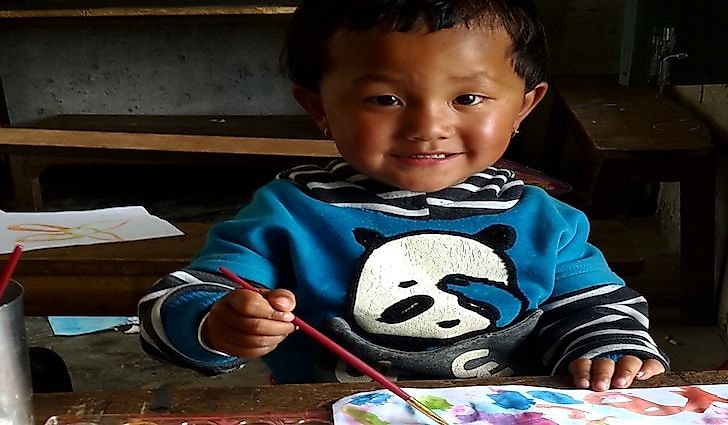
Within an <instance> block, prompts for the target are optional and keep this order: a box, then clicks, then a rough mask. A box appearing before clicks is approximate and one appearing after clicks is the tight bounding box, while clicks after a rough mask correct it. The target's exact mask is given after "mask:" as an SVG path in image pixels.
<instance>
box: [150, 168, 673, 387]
mask: <svg viewBox="0 0 728 425" xmlns="http://www.w3.org/2000/svg"><path fill="white" fill-rule="evenodd" d="M588 235H589V222H588V220H587V218H586V217H585V216H584V214H583V213H581V212H580V211H579V210H576V209H574V208H572V207H570V206H568V205H566V204H564V203H562V202H560V201H558V200H555V199H554V198H552V197H550V196H549V195H548V194H547V193H546V192H544V191H543V190H542V189H540V188H537V187H533V186H527V185H524V184H523V183H522V182H521V181H520V180H518V179H517V178H515V176H514V174H513V173H512V172H511V171H509V170H505V169H494V168H489V169H487V170H484V171H483V172H481V173H477V174H475V175H473V176H471V177H470V178H469V179H468V180H466V181H465V182H463V183H461V184H459V185H457V186H453V187H451V188H447V189H444V190H442V191H440V192H437V193H417V192H409V191H403V190H399V189H397V188H392V187H389V186H386V185H383V184H381V183H378V182H376V181H373V180H370V179H367V178H366V177H364V176H362V175H361V174H359V173H358V172H356V170H354V169H353V168H352V167H350V166H349V165H348V164H346V163H345V162H343V161H341V160H336V161H334V162H332V163H331V164H329V166H327V167H325V168H320V167H317V166H302V167H297V168H294V169H291V170H288V171H286V172H284V173H282V174H281V175H279V177H278V178H277V179H276V180H274V181H272V182H270V183H269V184H267V185H265V186H264V187H262V188H261V189H260V190H258V191H257V193H256V194H255V196H254V199H253V201H252V202H251V204H250V205H248V206H246V207H245V208H243V209H242V210H241V211H240V212H239V213H238V214H237V216H236V217H235V218H234V219H232V220H229V221H225V222H222V223H220V224H218V225H216V226H214V228H213V229H212V230H211V231H210V233H209V235H208V238H207V241H206V243H205V245H204V247H203V248H202V250H201V251H200V252H199V253H198V254H197V255H196V257H195V258H194V259H193V261H192V262H191V264H190V265H189V266H188V267H187V268H186V269H185V270H181V271H178V272H175V273H172V274H170V275H168V276H166V277H164V278H162V279H161V280H160V281H159V282H158V283H157V284H156V285H155V287H154V288H153V289H152V291H151V292H150V294H149V295H148V296H146V297H145V298H144V299H142V301H140V304H139V307H140V318H141V320H142V341H143V346H144V348H145V349H146V350H147V351H148V352H150V353H151V354H152V355H154V356H156V357H159V358H163V359H165V360H169V361H172V362H175V363H178V364H182V365H185V366H188V367H192V368H196V369H198V370H201V371H203V372H208V373H218V372H223V371H227V370H232V369H235V368H238V367H241V366H242V365H243V364H244V363H245V360H244V359H240V358H236V357H231V356H226V355H224V354H223V353H218V352H215V351H214V350H211V349H209V348H207V347H205V346H204V344H202V343H201V341H200V339H199V336H198V329H199V326H200V323H201V321H202V319H203V318H204V316H205V314H206V313H207V312H208V311H209V309H210V307H211V305H212V304H213V303H214V302H215V301H217V300H218V299H219V298H221V297H222V296H224V295H225V294H226V293H227V292H228V291H229V290H230V289H231V288H232V287H234V284H232V283H231V282H229V281H228V280H227V279H226V278H225V277H223V276H221V275H220V274H219V272H218V268H219V267H220V266H225V267H227V268H229V269H230V270H232V271H233V272H234V273H236V274H237V275H239V276H241V277H242V278H244V279H246V280H248V281H252V282H255V283H257V284H259V285H262V286H264V287H267V288H287V289H290V290H292V291H293V292H294V293H295V294H296V299H297V308H296V310H295V314H296V315H298V316H299V317H300V318H301V319H303V320H304V321H306V322H308V323H309V324H311V325H312V326H314V327H316V328H318V329H321V330H323V331H325V332H326V333H327V334H329V336H331V337H332V338H334V339H335V340H336V341H337V342H339V343H340V344H342V345H344V346H345V347H346V348H347V349H349V350H350V351H352V352H353V353H354V354H356V355H357V356H359V357H361V358H363V359H364V360H365V361H367V362H369V363H370V364H373V365H377V366H378V367H380V368H381V369H382V370H383V371H384V372H385V373H386V374H388V375H389V376H390V377H392V378H395V379H397V378H398V379H409V378H417V379H422V378H468V377H483V376H491V375H513V374H544V373H548V374H554V373H564V372H565V371H566V367H567V366H568V364H569V362H571V361H572V360H574V359H576V358H579V357H587V358H594V357H599V356H605V355H614V354H622V355H623V354H632V355H635V356H637V357H640V358H643V359H646V358H654V359H658V360H660V361H662V362H663V363H664V364H665V366H666V367H667V364H668V362H667V359H666V358H665V357H664V355H663V354H662V352H661V351H660V350H659V349H658V347H657V346H656V344H655V342H654V340H653V339H652V338H651V336H650V335H649V334H648V332H647V330H648V319H647V303H646V301H645V299H644V298H643V297H642V296H640V295H639V294H637V293H635V292H634V291H633V290H631V289H629V288H627V287H626V286H625V285H624V282H623V281H622V279H620V278H619V277H618V276H617V275H615V274H614V273H613V272H612V271H611V270H610V269H609V267H608V265H607V263H606V261H605V259H604V257H603V255H602V254H601V252H600V251H599V250H598V249H597V248H595V247H594V246H592V245H591V244H589V243H588V242H587V238H588ZM264 361H265V362H266V364H267V365H268V366H269V368H270V369H271V371H272V373H273V377H274V378H275V379H276V381H278V382H282V383H292V382H312V381H321V380H327V381H329V380H335V381H355V380H360V379H361V377H360V376H357V373H355V372H354V371H352V370H350V369H349V368H347V367H346V365H345V364H342V363H341V362H340V361H338V359H336V358H334V357H333V356H332V355H331V354H330V353H327V352H325V351H323V350H321V349H320V348H319V347H317V346H316V344H315V343H314V342H312V341H311V340H310V339H309V338H308V337H307V336H306V335H303V334H302V333H301V332H296V333H294V334H292V335H291V336H289V337H288V338H287V339H286V340H285V341H284V342H283V343H281V344H280V345H279V346H278V348H276V350H274V351H273V352H271V353H270V354H268V355H267V356H265V357H264Z"/></svg>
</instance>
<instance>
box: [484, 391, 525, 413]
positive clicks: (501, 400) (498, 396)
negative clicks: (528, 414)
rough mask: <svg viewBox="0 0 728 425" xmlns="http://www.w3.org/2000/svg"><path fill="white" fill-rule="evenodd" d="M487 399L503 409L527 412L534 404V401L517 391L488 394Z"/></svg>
mask: <svg viewBox="0 0 728 425" xmlns="http://www.w3.org/2000/svg"><path fill="white" fill-rule="evenodd" d="M488 397H490V398H491V399H492V400H493V401H494V402H495V404H496V405H498V406H499V407H502V408H503V409H515V410H528V409H529V408H530V407H531V406H533V405H534V404H535V401H533V400H532V399H530V398H528V397H526V396H524V395H523V394H521V393H519V392H517V391H499V392H497V393H495V394H488Z"/></svg>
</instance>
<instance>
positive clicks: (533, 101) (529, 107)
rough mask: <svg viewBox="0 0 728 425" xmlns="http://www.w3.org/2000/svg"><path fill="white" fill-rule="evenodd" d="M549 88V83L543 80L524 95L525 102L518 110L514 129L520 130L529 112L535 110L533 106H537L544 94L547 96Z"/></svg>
mask: <svg viewBox="0 0 728 425" xmlns="http://www.w3.org/2000/svg"><path fill="white" fill-rule="evenodd" d="M548 89H549V85H548V83H546V82H545V81H541V82H540V83H539V84H538V85H536V87H534V88H533V89H532V90H531V91H529V92H528V93H526V94H525V95H524V96H523V104H522V105H521V110H520V111H519V112H518V118H517V119H516V122H515V123H513V130H518V127H519V126H520V125H521V122H523V120H524V119H526V117H527V116H528V114H530V113H531V111H533V108H535V107H536V105H538V104H539V102H541V101H542V100H543V98H544V96H546V92H547V91H548Z"/></svg>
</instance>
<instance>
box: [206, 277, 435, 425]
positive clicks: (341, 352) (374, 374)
mask: <svg viewBox="0 0 728 425" xmlns="http://www.w3.org/2000/svg"><path fill="white" fill-rule="evenodd" d="M219 270H220V272H222V273H223V274H224V275H225V276H227V277H228V278H230V279H231V280H232V281H233V282H235V283H237V284H238V285H240V286H241V287H243V288H245V289H249V290H251V291H255V292H258V293H260V292H261V291H260V289H258V288H256V287H255V286H253V285H251V284H249V283H248V282H246V281H244V280H243V279H241V278H240V277H238V276H237V275H236V274H235V273H233V272H231V271H230V270H229V269H228V268H226V267H224V266H221V267H220V268H219ZM293 324H294V325H295V326H298V327H299V328H300V329H301V330H302V331H303V332H305V333H306V334H307V335H308V336H310V337H311V338H313V339H314V340H315V341H316V342H318V343H319V344H321V345H323V346H324V347H326V348H327V349H329V350H331V351H332V352H333V353H334V354H336V355H337V356H339V357H340V358H341V359H342V360H344V361H345V362H347V363H349V364H350V365H352V366H353V367H355V368H356V369H357V370H359V372H361V373H363V374H365V375H367V376H368V377H370V378H372V379H373V380H374V381H376V382H378V383H379V384H380V385H382V386H383V387H384V388H386V389H388V390H389V391H391V392H393V393H394V394H395V395H397V396H398V397H400V398H401V399H402V400H404V401H405V402H407V404H409V405H410V406H412V407H413V408H415V409H417V410H419V411H420V412H422V413H423V414H424V415H426V416H427V417H428V418H430V419H432V420H433V421H435V422H436V423H438V424H440V425H448V424H447V422H445V420H444V419H442V418H441V417H440V416H438V415H437V414H436V413H435V412H433V411H432V410H430V409H428V408H427V406H425V405H424V404H422V403H421V402H420V401H418V400H417V399H416V398H414V397H412V396H411V395H409V394H407V393H406V392H405V391H404V390H403V389H402V388H400V387H398V386H397V385H396V384H394V383H393V382H392V381H390V380H388V379H387V378H386V377H385V376H384V375H382V374H381V373H379V372H378V371H377V370H376V369H374V368H373V367H371V366H369V365H368V364H366V363H364V361H362V360H361V359H360V358H358V357H356V356H355V355H353V354H351V353H350V352H349V351H347V350H346V349H345V348H344V347H342V346H340V345H339V344H337V343H335V342H334V341H333V340H332V339H331V338H329V337H327V336H326V335H324V334H322V333H321V332H319V331H318V330H316V329H315V328H314V327H313V326H311V325H309V324H308V323H306V322H304V321H303V320H301V319H299V318H298V317H294V319H293Z"/></svg>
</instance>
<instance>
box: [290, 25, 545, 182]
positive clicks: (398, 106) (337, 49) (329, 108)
mask: <svg viewBox="0 0 728 425" xmlns="http://www.w3.org/2000/svg"><path fill="white" fill-rule="evenodd" d="M510 48H511V40H510V38H509V37H508V35H507V33H506V32H505V31H503V30H501V29H488V28H485V27H481V26H474V27H473V28H470V29H468V28H462V27H457V28H451V29H445V30H440V31H436V32H429V33H428V32H424V31H417V32H409V33H399V32H387V33H385V32H380V31H375V30H371V31H363V32H362V31H340V32H338V33H336V34H335V35H334V36H333V37H332V39H331V40H330V42H329V45H328V58H327V59H328V60H327V64H326V68H325V72H324V74H323V76H322V78H321V82H320V90H319V93H312V92H310V91H308V90H305V89H303V88H300V87H296V88H295V89H294V97H295V98H296V99H297V100H298V101H299V103H301V105H302V106H303V107H304V108H305V109H306V110H307V111H308V112H309V114H310V115H311V116H312V117H313V118H314V119H315V120H316V121H317V122H318V123H319V126H320V127H321V128H325V127H328V129H329V131H330V134H331V135H332V137H333V138H334V140H335V141H336V145H337V147H338V149H339V152H340V153H341V155H342V157H343V158H344V159H345V160H346V161H347V162H348V163H350V164H351V165H353V166H354V167H355V168H357V169H358V170H359V171H360V172H362V173H363V174H366V175H367V176H369V177H371V178H374V179H376V180H379V181H381V182H384V183H387V184H390V185H392V186H397V187H399V188H402V189H407V190H411V191H417V192H434V191H438V190H441V189H444V188H446V187H448V186H452V185H455V184H458V183H460V182H462V181H463V180H465V179H466V178H467V177H468V176H470V175H471V174H473V173H476V172H479V171H481V170H483V169H485V168H487V167H488V166H490V165H492V164H493V163H494V162H495V161H496V160H498V159H499V158H500V157H501V155H502V154H503V153H504V151H505V150H506V147H507V146H508V143H509V141H510V138H511V135H512V133H513V132H514V130H516V129H518V126H519V125H520V123H521V121H522V120H523V119H524V118H525V116H526V115H527V114H528V113H529V112H530V111H531V109H532V108H533V107H534V106H535V105H536V104H537V103H538V102H539V101H540V100H541V98H542V97H543V95H544V94H545V91H546V84H545V83H542V84H540V85H539V86H538V87H537V88H536V89H534V90H532V91H530V92H528V93H525V82H524V81H523V79H522V78H520V77H519V76H518V75H516V73H515V72H514V70H513V66H512V62H511V54H510Z"/></svg>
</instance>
